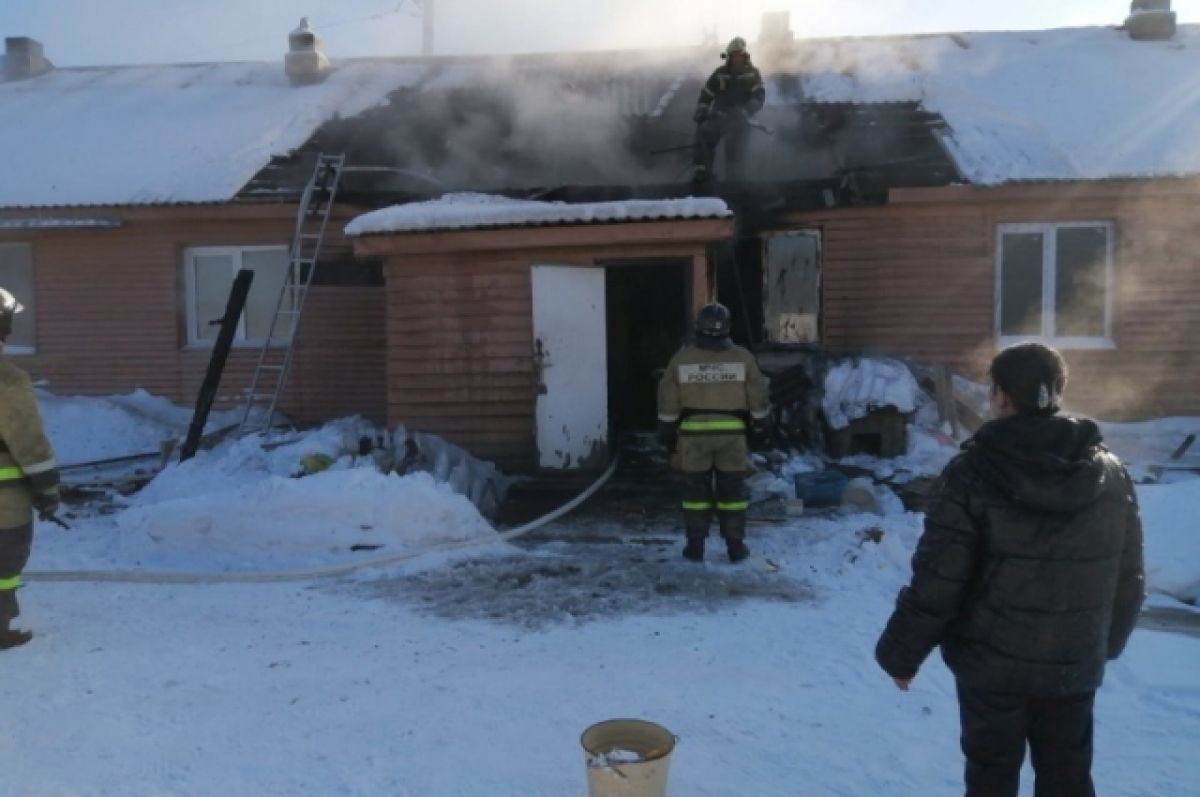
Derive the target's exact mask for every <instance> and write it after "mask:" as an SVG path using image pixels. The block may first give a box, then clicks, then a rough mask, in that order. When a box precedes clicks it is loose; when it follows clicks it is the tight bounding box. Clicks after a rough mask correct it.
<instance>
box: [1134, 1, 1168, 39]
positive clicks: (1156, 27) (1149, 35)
mask: <svg viewBox="0 0 1200 797" xmlns="http://www.w3.org/2000/svg"><path fill="white" fill-rule="evenodd" d="M1125 30H1127V31H1129V38H1131V39H1136V40H1137V41H1165V40H1167V39H1170V38H1171V37H1172V36H1174V35H1175V12H1174V11H1172V10H1171V0H1133V2H1132V3H1131V4H1130V8H1129V16H1128V18H1126V20H1125Z"/></svg>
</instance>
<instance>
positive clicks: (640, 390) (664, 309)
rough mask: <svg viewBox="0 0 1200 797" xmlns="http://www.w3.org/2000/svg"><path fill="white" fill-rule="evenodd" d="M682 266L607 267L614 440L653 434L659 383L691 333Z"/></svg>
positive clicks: (667, 263) (672, 263)
mask: <svg viewBox="0 0 1200 797" xmlns="http://www.w3.org/2000/svg"><path fill="white" fill-rule="evenodd" d="M684 265H685V264H684V263H681V262H680V261H662V262H645V261H640V262H637V263H620V264H607V268H606V270H605V271H606V277H605V279H606V286H605V288H606V291H607V295H608V307H607V325H608V417H609V421H610V424H611V431H612V435H613V439H619V436H620V435H622V434H624V433H628V432H637V431H647V430H651V429H653V428H654V422H655V419H656V418H657V416H658V408H657V394H658V377H659V374H660V373H661V372H662V369H663V368H665V367H666V365H667V361H668V360H670V359H671V355H673V354H674V353H675V352H676V350H677V349H678V348H679V347H680V346H681V345H682V344H683V339H684V335H685V334H686V332H687V327H688V323H687V312H686V311H687V295H688V294H687V288H688V273H689V272H688V270H687V269H686V268H684Z"/></svg>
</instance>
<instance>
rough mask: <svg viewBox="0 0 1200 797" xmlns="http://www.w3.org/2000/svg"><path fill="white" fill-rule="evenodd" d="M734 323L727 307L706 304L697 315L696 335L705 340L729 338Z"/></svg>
mask: <svg viewBox="0 0 1200 797" xmlns="http://www.w3.org/2000/svg"><path fill="white" fill-rule="evenodd" d="M732 326H733V323H732V321H731V319H730V316H729V310H728V309H726V307H725V305H723V304H717V303H716V302H713V303H712V304H706V305H704V306H703V307H701V308H700V312H699V313H696V334H697V335H699V336H701V337H704V338H716V339H720V338H727V337H729V330H730V328H731V327H732Z"/></svg>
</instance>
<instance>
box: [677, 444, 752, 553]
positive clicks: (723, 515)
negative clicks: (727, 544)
mask: <svg viewBox="0 0 1200 797" xmlns="http://www.w3.org/2000/svg"><path fill="white" fill-rule="evenodd" d="M677 447H678V450H679V467H680V470H682V471H683V479H684V481H683V519H684V529H685V531H686V533H687V536H688V537H689V538H691V539H704V538H705V537H707V536H708V527H709V525H710V524H711V522H712V515H713V512H714V511H715V512H716V514H717V518H718V523H719V525H720V529H721V536H722V537H724V538H725V539H726V540H727V541H728V540H741V539H744V538H745V536H746V507H747V506H748V503H749V502H748V496H747V493H746V456H747V454H748V450H747V448H746V437H745V435H743V434H711V435H683V436H681V437H680V438H679V443H678V445H677Z"/></svg>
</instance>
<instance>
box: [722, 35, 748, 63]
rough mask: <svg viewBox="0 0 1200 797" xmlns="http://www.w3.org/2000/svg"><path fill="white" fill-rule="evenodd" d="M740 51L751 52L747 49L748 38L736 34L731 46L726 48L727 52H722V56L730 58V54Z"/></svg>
mask: <svg viewBox="0 0 1200 797" xmlns="http://www.w3.org/2000/svg"><path fill="white" fill-rule="evenodd" d="M738 53H742V54H744V55H749V54H750V53H748V52H747V51H746V40H745V39H743V38H742V37H741V36H734V37H733V38H732V39H731V40H730V42H729V46H728V47H726V48H725V52H723V53H721V57H722V58H728V57H729V56H731V55H736V54H738Z"/></svg>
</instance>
